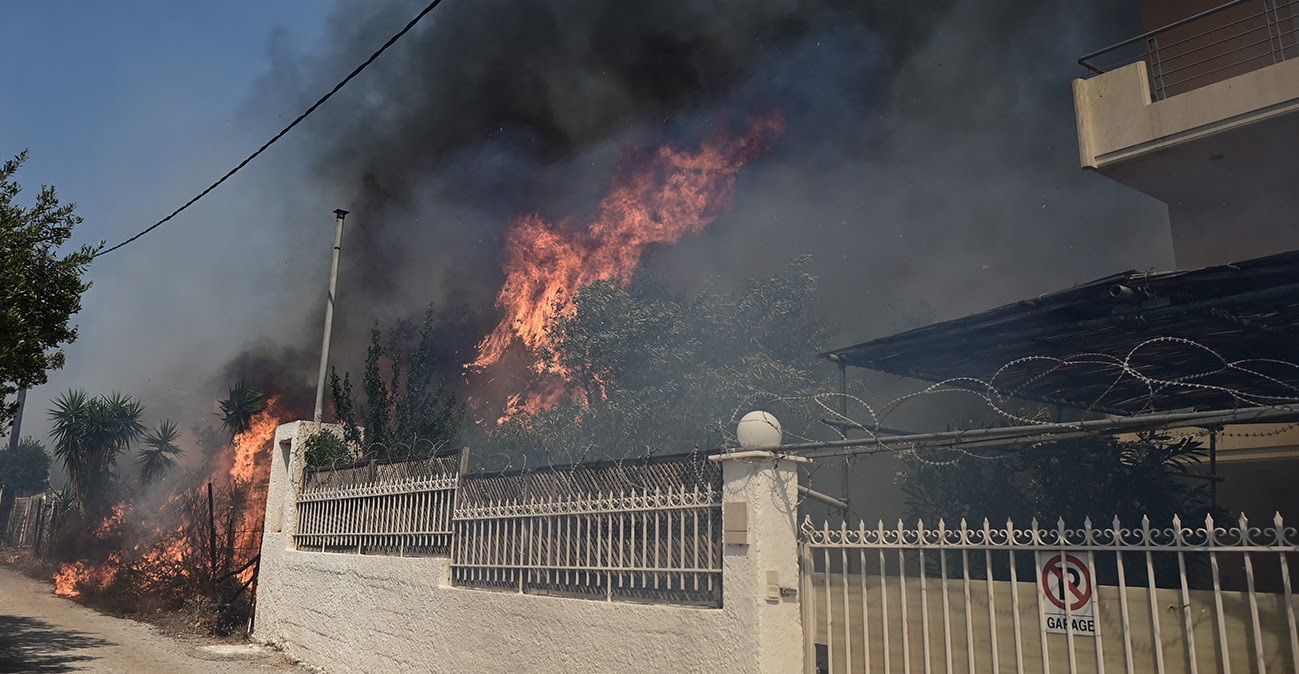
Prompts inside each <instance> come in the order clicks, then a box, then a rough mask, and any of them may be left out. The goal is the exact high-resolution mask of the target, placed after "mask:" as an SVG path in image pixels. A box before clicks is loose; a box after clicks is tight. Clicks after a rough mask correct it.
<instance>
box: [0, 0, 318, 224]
mask: <svg viewBox="0 0 1299 674" xmlns="http://www.w3.org/2000/svg"><path fill="white" fill-rule="evenodd" d="M332 7H333V5H332V3H330V2H320V1H316V0H273V1H271V2H250V1H236V2H217V3H160V2H139V1H135V2H111V3H91V2H81V1H67V0H49V1H46V0H43V1H41V2H26V3H18V2H7V3H4V4H3V6H2V7H0V40H2V41H3V44H5V45H6V48H7V51H9V53H10V54H14V55H21V57H20V58H15V59H13V60H11V61H10V64H9V66H8V67H6V68H5V69H4V70H3V71H0V91H4V92H6V95H5V98H7V99H8V100H9V101H10V102H9V103H8V104H6V105H3V106H0V151H2V152H3V153H4V154H5V155H6V156H11V155H13V154H14V153H15V152H17V151H18V150H20V149H22V148H24V147H26V148H29V149H30V151H31V155H32V156H31V160H30V161H29V162H28V163H27V165H26V166H25V168H24V170H23V172H22V174H21V176H22V179H23V182H24V184H31V185H33V186H34V185H35V184H37V183H52V184H55V185H56V186H57V187H58V189H59V191H60V193H61V195H62V196H63V197H64V198H65V199H67V200H72V201H75V202H77V203H78V204H79V205H80V210H79V213H80V214H81V215H82V217H84V218H85V219H86V223H85V225H84V227H83V228H82V229H81V230H80V232H78V236H79V238H81V237H84V238H86V239H91V240H93V239H101V238H102V239H108V240H109V241H110V243H113V242H115V241H116V240H119V239H120V238H122V237H123V236H125V235H128V233H130V232H133V231H135V230H137V229H138V228H140V227H141V226H143V225H146V224H148V223H146V222H144V220H141V219H138V218H144V219H145V220H149V219H154V218H156V217H160V216H162V215H164V214H165V213H162V212H154V211H148V210H136V209H133V208H131V207H130V206H128V205H127V204H126V203H124V202H126V201H127V199H125V198H124V195H123V192H124V191H129V192H130V193H131V194H132V198H131V199H130V200H131V201H135V202H137V203H138V202H140V201H143V200H148V199H149V198H150V197H151V196H153V195H152V192H153V190H156V189H158V187H159V186H160V185H165V184H168V183H170V182H172V176H171V173H172V172H173V171H174V167H175V166H176V165H177V164H178V163H184V162H185V161H186V160H187V157H189V156H190V155H191V154H192V152H193V150H194V149H195V148H196V147H199V148H203V147H206V146H208V145H209V143H210V141H211V140H212V139H213V138H214V137H216V136H221V137H226V138H228V137H230V136H235V137H236V138H238V139H241V140H244V141H246V144H245V145H244V146H239V147H229V148H227V149H229V150H230V152H229V153H228V156H230V157H232V158H233V157H236V156H237V155H241V154H244V153H246V152H247V151H249V150H251V149H253V148H254V147H256V145H257V144H259V143H260V142H261V141H262V140H264V138H261V137H260V135H259V134H257V133H253V132H254V131H264V129H266V128H269V126H267V125H264V124H259V123H256V122H255V121H252V120H248V119H246V118H245V117H246V113H245V110H246V109H247V108H248V107H249V105H250V103H253V102H252V101H250V100H249V98H250V94H251V92H252V89H253V85H254V83H256V82H258V81H259V80H260V79H261V78H264V77H265V76H266V75H267V73H268V68H269V65H270V61H269V59H268V54H269V52H270V51H271V49H272V42H273V40H274V42H275V43H276V44H278V45H281V46H279V47H277V48H280V49H283V48H284V47H283V45H284V44H287V45H290V46H291V48H293V49H296V50H299V51H311V50H312V49H314V48H315V46H316V45H317V43H318V41H320V40H321V39H322V38H323V35H324V27H325V23H326V18H327V17H328V14H329V11H330V10H331V9H332ZM285 112H286V113H288V112H290V111H289V110H285ZM207 168H208V169H209V171H210V173H211V174H212V176H213V177H214V178H215V177H216V176H218V175H220V173H222V172H224V171H225V170H226V169H227V168H229V167H228V166H225V165H222V164H218V163H212V164H209V165H207ZM184 187H185V186H184V185H176V186H175V188H176V189H183V188H184ZM190 187H191V189H197V188H200V187H201V185H199V184H198V183H194V184H193V185H192V186H190ZM177 225H178V226H180V227H183V226H185V225H184V224H182V223H177Z"/></svg>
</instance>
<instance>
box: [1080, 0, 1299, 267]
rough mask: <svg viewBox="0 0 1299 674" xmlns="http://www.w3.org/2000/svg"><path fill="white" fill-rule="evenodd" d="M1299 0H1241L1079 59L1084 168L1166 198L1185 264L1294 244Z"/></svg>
mask: <svg viewBox="0 0 1299 674" xmlns="http://www.w3.org/2000/svg"><path fill="white" fill-rule="evenodd" d="M1297 40H1299V0H1236V1H1234V2H1229V3H1226V4H1224V5H1221V6H1219V7H1216V8H1214V9H1211V10H1209V11H1206V12H1202V13H1200V14H1196V15H1195V16H1191V17H1188V18H1186V19H1183V20H1181V21H1178V22H1176V23H1173V24H1170V25H1168V26H1164V27H1163V28H1159V29H1157V30H1153V31H1150V32H1148V33H1143V34H1142V35H1138V36H1136V37H1134V38H1131V39H1128V40H1124V41H1123V42H1120V43H1119V44H1117V45H1114V46H1112V47H1107V48H1105V49H1102V50H1100V51H1098V52H1095V53H1093V54H1088V55H1087V56H1085V57H1083V58H1082V59H1079V63H1081V64H1082V65H1083V66H1084V67H1086V68H1088V69H1089V70H1090V71H1091V74H1090V75H1089V76H1087V77H1084V78H1080V79H1077V80H1074V82H1073V94H1074V109H1075V112H1076V113H1077V122H1078V149H1079V155H1080V160H1081V165H1082V167H1083V168H1085V169H1089V170H1093V171H1096V172H1098V173H1100V174H1102V175H1104V176H1106V177H1108V178H1110V179H1112V180H1115V181H1118V182H1120V183H1123V184H1124V185H1127V186H1129V187H1132V188H1133V189H1136V190H1139V191H1141V192H1143V193H1145V194H1148V195H1150V196H1152V197H1154V198H1156V199H1159V200H1160V201H1163V202H1164V203H1166V204H1168V209H1169V222H1170V224H1171V226H1172V237H1173V248H1174V256H1175V258H1176V260H1177V262H1178V264H1179V265H1183V266H1196V265H1201V264H1219V263H1224V262H1228V261H1231V260H1240V259H1248V258H1251V257H1259V256H1262V255H1267V254H1271V253H1275V252H1280V251H1284V250H1292V249H1299V227H1296V226H1295V224H1294V223H1295V215H1294V214H1296V213H1299V192H1296V191H1295V189H1294V186H1295V185H1296V184H1299V162H1296V161H1295V160H1294V154H1295V148H1299V44H1297Z"/></svg>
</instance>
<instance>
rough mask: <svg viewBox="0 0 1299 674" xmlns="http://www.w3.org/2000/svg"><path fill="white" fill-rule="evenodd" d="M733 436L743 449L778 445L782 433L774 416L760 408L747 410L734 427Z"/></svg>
mask: <svg viewBox="0 0 1299 674" xmlns="http://www.w3.org/2000/svg"><path fill="white" fill-rule="evenodd" d="M735 437H736V438H737V439H739V441H740V446H741V447H743V448H745V449H756V448H758V447H778V446H780V441H781V438H782V437H783V435H782V434H781V432H780V422H779V421H777V420H776V417H774V416H772V415H770V414H768V413H766V412H763V411H761V410H758V411H754V412H749V413H748V414H746V415H744V417H743V418H742V419H740V423H739V425H738V426H736V427H735Z"/></svg>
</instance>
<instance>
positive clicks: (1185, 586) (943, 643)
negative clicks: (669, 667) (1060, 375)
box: [799, 515, 1299, 673]
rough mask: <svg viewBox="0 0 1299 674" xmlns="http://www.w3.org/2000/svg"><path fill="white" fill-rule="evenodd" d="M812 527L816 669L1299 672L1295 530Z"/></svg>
mask: <svg viewBox="0 0 1299 674" xmlns="http://www.w3.org/2000/svg"><path fill="white" fill-rule="evenodd" d="M1271 524H1272V526H1270V527H1267V528H1261V529H1260V528H1259V527H1255V526H1251V525H1250V524H1249V522H1248V520H1246V518H1245V517H1244V516H1243V515H1242V516H1241V517H1240V519H1239V520H1238V521H1237V522H1236V525H1235V526H1232V527H1226V528H1224V527H1220V526H1218V525H1217V524H1216V523H1215V522H1214V521H1213V520H1212V518H1206V520H1205V522H1204V526H1202V527H1198V528H1188V527H1184V526H1183V525H1182V523H1181V522H1180V521H1179V520H1178V519H1177V518H1174V519H1173V522H1172V526H1171V527H1169V528H1153V527H1151V525H1150V523H1149V521H1148V520H1143V522H1142V523H1141V526H1140V527H1139V528H1136V529H1129V528H1124V527H1123V526H1122V524H1121V523H1120V522H1119V521H1118V520H1117V519H1115V521H1114V522H1113V523H1112V525H1111V526H1110V527H1109V528H1101V529H1098V528H1094V527H1093V526H1092V525H1091V522H1090V521H1087V522H1085V523H1084V526H1083V528H1081V529H1067V528H1066V527H1065V525H1064V523H1063V522H1062V521H1061V522H1059V523H1058V524H1057V526H1056V527H1055V528H1054V529H1041V528H1039V527H1038V525H1037V522H1036V520H1035V521H1034V522H1033V523H1032V525H1031V526H1030V527H1029V528H1027V529H1021V528H1016V527H1015V525H1014V523H1012V522H1009V521H1008V522H1007V523H1006V525H1005V527H1004V528H993V527H991V526H990V525H989V524H988V523H987V522H986V521H985V522H984V524H983V526H982V527H981V528H979V529H970V528H968V527H966V525H965V523H964V522H962V523H961V526H960V527H959V528H957V529H949V528H947V527H946V526H945V525H944V524H943V523H942V522H941V521H940V522H939V526H938V528H937V529H927V528H925V526H924V524H923V523H917V525H916V527H915V528H906V527H904V526H903V525H902V523H901V522H899V523H898V524H897V526H895V527H890V528H885V526H884V525H883V523H882V522H881V523H878V524H877V525H876V526H875V527H874V528H867V527H866V526H865V524H864V523H859V524H858V526H857V527H856V528H848V527H846V526H844V525H840V526H839V527H837V528H831V527H830V526H829V524H828V523H827V524H825V525H823V526H822V527H820V528H818V527H816V526H814V525H813V524H812V522H811V520H810V519H808V520H806V521H805V522H804V524H803V527H802V535H803V543H802V550H801V554H802V589H801V591H800V593H799V594H800V596H801V597H802V601H803V607H802V608H803V620H804V622H803V624H804V626H805V629H804V638H805V642H806V643H805V647H806V650H807V653H809V655H812V654H814V657H809V658H808V663H807V671H808V672H812V671H817V670H819V671H825V672H860V671H866V672H872V671H884V672H888V671H890V669H891V668H892V669H895V670H901V671H911V668H912V667H923V671H926V672H928V671H934V670H941V671H947V672H951V671H967V670H968V671H975V670H976V669H979V670H985V669H987V668H989V667H990V668H991V670H990V671H1002V669H1003V668H1004V669H1007V670H1009V669H1010V668H1011V667H1012V665H1011V663H1012V662H1013V667H1014V669H1015V671H1017V672H1025V671H1041V672H1048V671H1051V670H1053V669H1054V670H1055V671H1069V672H1076V671H1096V672H1104V671H1107V670H1108V671H1125V672H1138V671H1140V672H1161V673H1162V672H1183V671H1185V672H1196V671H1200V670H1203V671H1221V672H1231V671H1236V672H1265V671H1269V672H1270V671H1297V670H1299V634H1297V631H1296V621H1295V608H1294V596H1293V593H1292V585H1291V574H1292V568H1291V565H1292V563H1293V562H1294V557H1293V553H1296V552H1299V547H1297V546H1296V539H1295V529H1294V528H1293V527H1288V526H1286V525H1285V523H1284V522H1283V521H1282V519H1281V516H1280V515H1277V516H1276V517H1275V518H1274V520H1273V521H1272V523H1271Z"/></svg>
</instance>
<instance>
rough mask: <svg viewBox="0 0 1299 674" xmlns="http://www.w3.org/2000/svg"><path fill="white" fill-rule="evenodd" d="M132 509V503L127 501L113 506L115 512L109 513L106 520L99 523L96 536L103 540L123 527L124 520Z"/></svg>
mask: <svg viewBox="0 0 1299 674" xmlns="http://www.w3.org/2000/svg"><path fill="white" fill-rule="evenodd" d="M130 510H131V504H129V503H127V502H126V501H122V502H121V503H118V504H117V505H115V506H113V512H111V513H109V514H108V516H106V517H105V518H104V521H103V522H100V523H99V527H97V528H96V529H95V538H97V539H99V540H101V541H102V540H104V539H106V538H108V537H109V536H111V535H113V534H114V533H116V532H117V531H118V530H119V529H121V528H122V522H123V521H124V520H125V519H126V513H127V512H129V511H130Z"/></svg>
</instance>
